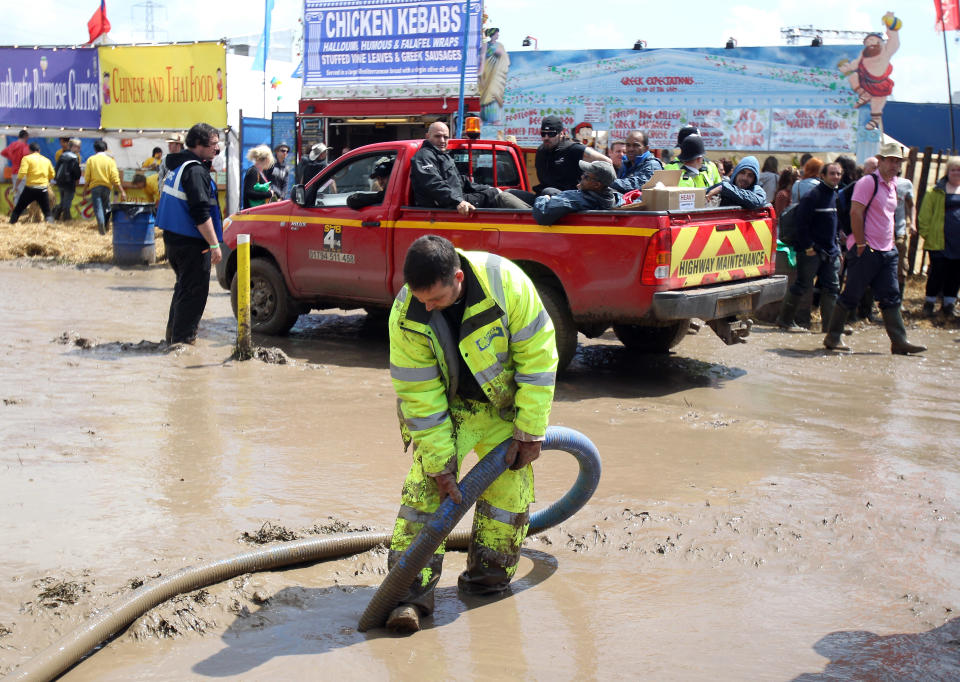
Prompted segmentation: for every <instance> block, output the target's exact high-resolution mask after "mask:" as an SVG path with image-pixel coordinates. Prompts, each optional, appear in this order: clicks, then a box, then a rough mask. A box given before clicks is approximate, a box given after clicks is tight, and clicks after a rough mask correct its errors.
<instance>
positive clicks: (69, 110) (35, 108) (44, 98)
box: [0, 47, 100, 128]
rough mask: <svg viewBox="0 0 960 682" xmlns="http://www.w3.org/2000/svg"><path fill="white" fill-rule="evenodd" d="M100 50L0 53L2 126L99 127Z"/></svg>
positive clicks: (0, 50) (11, 50)
mask: <svg viewBox="0 0 960 682" xmlns="http://www.w3.org/2000/svg"><path fill="white" fill-rule="evenodd" d="M98 71H99V70H98V68H97V50H96V48H89V49H70V48H61V49H56V50H54V49H45V50H34V49H33V48H16V47H9V48H0V123H4V124H6V125H15V126H47V127H58V128H59V127H64V128H99V127H100V86H99V83H100V81H99V78H98V75H99V74H98Z"/></svg>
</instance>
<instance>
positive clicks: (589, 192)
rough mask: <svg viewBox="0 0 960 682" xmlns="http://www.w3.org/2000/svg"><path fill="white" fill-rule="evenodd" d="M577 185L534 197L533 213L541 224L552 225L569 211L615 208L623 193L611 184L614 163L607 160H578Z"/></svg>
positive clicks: (613, 174) (614, 175)
mask: <svg viewBox="0 0 960 682" xmlns="http://www.w3.org/2000/svg"><path fill="white" fill-rule="evenodd" d="M579 165H580V170H581V171H582V172H583V174H582V175H581V176H580V183H579V184H578V189H568V190H567V191H565V192H560V193H559V194H554V195H553V196H541V197H537V198H536V200H535V201H534V202H533V217H534V220H536V221H537V223H538V224H540V225H553V224H554V223H555V222H557V221H558V220H560V219H561V218H563V216H565V215H567V214H568V213H575V212H577V211H595V210H603V209H610V208H616V207H617V206H619V205H621V204H622V203H623V195H621V194H620V193H619V192H615V191H614V190H612V189H611V188H610V186H611V185H612V184H613V182H614V181H615V180H616V179H617V176H616V174H615V173H614V172H613V164H611V163H607V162H606V161H590V162H589V163H588V162H587V161H581V162H580V164H579Z"/></svg>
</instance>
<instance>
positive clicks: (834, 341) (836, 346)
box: [823, 303, 850, 352]
mask: <svg viewBox="0 0 960 682" xmlns="http://www.w3.org/2000/svg"><path fill="white" fill-rule="evenodd" d="M848 314H849V311H848V310H847V309H846V308H844V307H843V304H842V303H837V305H836V306H835V307H834V309H833V314H832V315H831V316H830V327H829V331H828V332H827V335H826V336H824V337H823V345H824V346H826V347H827V348H828V349H830V350H839V351H844V352H850V346H848V345H847V344H845V343H844V342H843V327H844V325H846V324H847V315H848Z"/></svg>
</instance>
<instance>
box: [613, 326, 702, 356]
mask: <svg viewBox="0 0 960 682" xmlns="http://www.w3.org/2000/svg"><path fill="white" fill-rule="evenodd" d="M689 328H690V320H679V321H677V322H672V323H670V324H666V325H663V326H656V327H649V326H645V325H641V324H615V325H613V333H614V334H616V335H617V338H618V339H620V343H622V344H623V345H624V346H626V347H627V348H629V349H630V350H635V351H640V352H641V353H666V352H667V351H668V350H670V349H671V348H673V347H674V346H676V345H677V344H678V343H680V342H681V341H682V340H683V337H684V336H686V335H687V330H688V329H689Z"/></svg>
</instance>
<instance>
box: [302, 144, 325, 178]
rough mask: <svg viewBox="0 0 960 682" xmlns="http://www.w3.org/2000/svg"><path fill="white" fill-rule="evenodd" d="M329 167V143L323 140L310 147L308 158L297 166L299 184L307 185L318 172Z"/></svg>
mask: <svg viewBox="0 0 960 682" xmlns="http://www.w3.org/2000/svg"><path fill="white" fill-rule="evenodd" d="M326 167H327V145H325V144H324V143H323V142H318V143H317V144H315V145H313V146H312V147H310V152H309V153H308V154H307V158H305V159H302V160H301V161H300V165H299V166H298V167H297V184H299V185H306V184H308V183H309V182H310V181H311V180H313V179H314V178H315V177H316V176H317V174H318V173H319V172H320V171H322V170H323V169H324V168H326Z"/></svg>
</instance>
